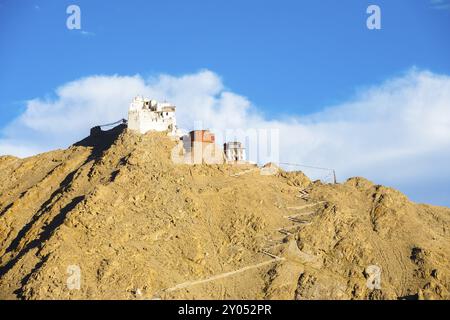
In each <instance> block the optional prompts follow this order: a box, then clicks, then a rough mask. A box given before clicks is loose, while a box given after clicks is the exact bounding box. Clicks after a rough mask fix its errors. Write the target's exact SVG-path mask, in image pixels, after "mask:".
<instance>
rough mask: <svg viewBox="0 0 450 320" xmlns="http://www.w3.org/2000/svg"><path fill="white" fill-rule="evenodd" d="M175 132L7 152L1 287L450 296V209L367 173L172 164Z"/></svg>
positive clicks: (145, 294) (0, 189) (62, 295)
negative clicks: (339, 175)
mask: <svg viewBox="0 0 450 320" xmlns="http://www.w3.org/2000/svg"><path fill="white" fill-rule="evenodd" d="M174 145H175V143H174V142H173V141H170V140H169V139H168V138H167V137H165V136H164V135H163V134H156V133H151V134H147V135H144V136H137V135H133V134H130V133H127V132H125V130H124V128H123V127H117V128H115V129H114V130H113V131H112V132H110V133H109V134H108V135H107V136H105V137H103V138H102V139H94V138H87V139H85V140H83V141H81V142H79V143H77V144H76V145H74V146H72V147H70V148H69V149H67V150H57V151H52V152H48V153H44V154H40V155H38V156H35V157H31V158H26V159H17V158H14V157H1V158H0V172H1V177H2V179H0V299H16V298H22V299H79V298H94V299H110V298H124V299H152V298H162V299H174V298H175V299H176V298H188V299H201V298H217V299H229V298H232V299H398V298H426V299H427V298H429V299H448V298H449V291H450V266H449V257H450V229H449V228H450V209H447V208H440V207H433V206H428V205H418V204H414V203H411V202H410V201H408V199H407V198H406V197H405V196H404V195H402V194H401V193H399V192H398V191H396V190H393V189H390V188H386V187H383V186H378V185H374V184H372V183H371V182H369V181H367V180H365V179H362V178H353V179H350V180H348V181H347V182H346V183H344V184H338V185H327V184H321V183H318V182H316V183H311V182H310V181H309V180H308V179H307V178H306V177H305V176H304V175H303V174H302V173H300V172H296V173H286V172H279V173H277V174H275V175H261V173H260V170H259V169H258V168H255V167H252V166H227V165H223V166H218V165H215V166H207V165H197V166H187V165H175V164H173V163H172V161H171V160H170V154H171V150H172V148H173V147H174ZM305 188H306V190H307V192H308V193H307V194H306V193H305V192H301V191H302V190H304V189H305ZM371 265H376V266H378V267H380V268H381V278H380V279H381V289H376V288H373V287H371V286H369V287H368V286H367V278H370V277H371V272H370V270H369V269H370V268H368V267H369V266H371ZM70 266H72V267H70ZM73 266H78V267H79V268H80V269H79V270H80V271H81V285H80V289H79V290H76V289H75V290H69V288H68V286H67V280H68V278H71V276H72V275H71V274H70V272H69V273H68V268H69V271H70V270H73V269H70V268H73ZM72 279H73V278H72Z"/></svg>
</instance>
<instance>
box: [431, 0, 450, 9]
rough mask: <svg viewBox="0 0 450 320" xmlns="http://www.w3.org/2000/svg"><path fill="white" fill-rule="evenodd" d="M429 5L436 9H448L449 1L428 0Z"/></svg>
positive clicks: (449, 6) (449, 7)
mask: <svg viewBox="0 0 450 320" xmlns="http://www.w3.org/2000/svg"><path fill="white" fill-rule="evenodd" d="M430 4H431V7H432V8H433V9H437V10H447V9H450V2H449V1H448V0H430Z"/></svg>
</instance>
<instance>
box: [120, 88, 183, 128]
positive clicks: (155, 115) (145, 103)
mask: <svg viewBox="0 0 450 320" xmlns="http://www.w3.org/2000/svg"><path fill="white" fill-rule="evenodd" d="M175 109H176V107H175V106H174V105H172V104H170V103H167V102H157V101H156V100H150V99H144V98H142V97H140V96H137V97H135V98H134V99H133V101H132V102H131V104H130V107H129V108H128V129H129V130H132V131H136V132H139V133H141V134H144V133H146V132H148V131H151V130H154V131H169V135H173V136H175V135H178V134H179V132H178V130H177V120H176V117H175Z"/></svg>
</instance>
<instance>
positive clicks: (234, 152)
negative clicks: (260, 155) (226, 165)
mask: <svg viewBox="0 0 450 320" xmlns="http://www.w3.org/2000/svg"><path fill="white" fill-rule="evenodd" d="M223 152H224V153H225V159H226V161H227V162H237V161H245V158H246V156H245V148H244V147H242V143H240V142H237V141H233V142H226V143H224V144H223Z"/></svg>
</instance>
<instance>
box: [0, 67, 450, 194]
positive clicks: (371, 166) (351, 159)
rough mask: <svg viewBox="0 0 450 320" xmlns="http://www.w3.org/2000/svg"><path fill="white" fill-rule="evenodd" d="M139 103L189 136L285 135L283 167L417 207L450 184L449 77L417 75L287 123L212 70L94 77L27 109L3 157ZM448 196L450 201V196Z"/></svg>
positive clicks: (59, 143) (71, 136) (7, 137)
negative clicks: (206, 131)
mask: <svg viewBox="0 0 450 320" xmlns="http://www.w3.org/2000/svg"><path fill="white" fill-rule="evenodd" d="M137 94H141V95H144V96H148V97H153V98H155V99H158V100H164V99H167V100H168V101H170V102H174V103H175V104H176V105H177V106H178V108H177V119H178V122H179V124H180V126H181V127H182V128H186V129H191V128H192V127H193V126H194V123H195V121H198V120H201V121H202V122H203V124H204V126H206V127H208V128H212V129H214V130H216V131H220V130H224V129H233V128H241V129H245V128H248V127H250V128H278V129H279V130H280V159H281V160H282V161H284V162H294V163H305V164H311V165H318V166H327V167H333V168H336V170H337V173H338V177H339V178H341V179H344V178H347V177H349V176H355V175H361V176H365V177H367V178H370V179H372V180H375V181H376V182H379V183H387V184H389V185H393V186H396V187H399V188H400V189H402V188H403V189H407V190H410V192H409V194H410V195H413V196H414V197H415V199H419V200H428V199H430V197H431V198H432V194H431V193H430V194H429V195H426V196H427V197H428V198H426V199H425V198H424V196H425V194H424V193H423V191H421V193H420V194H419V193H418V191H417V190H419V189H420V190H423V185H421V183H422V184H423V183H425V182H424V181H426V183H429V184H432V183H433V181H434V182H436V185H437V184H440V185H442V184H443V182H444V181H448V180H449V179H450V168H449V166H448V162H449V160H450V77H449V76H445V75H438V74H434V73H431V72H427V71H418V70H411V71H409V72H408V73H406V74H405V75H403V76H401V77H397V78H395V79H391V80H388V81H386V82H384V83H383V84H381V85H377V86H374V87H372V88H366V89H364V90H361V91H360V92H359V93H358V94H357V95H355V96H354V97H353V98H352V99H351V100H349V101H348V102H346V103H343V104H341V105H336V106H331V107H328V108H325V109H324V110H323V111H321V112H318V113H315V114H311V115H307V116H298V117H292V118H289V119H265V118H264V117H263V116H262V115H261V113H260V111H259V110H258V108H257V107H256V106H254V105H252V103H251V102H250V101H249V100H248V99H247V98H246V97H243V96H241V95H238V94H236V93H233V92H231V91H229V90H227V89H226V88H225V86H224V84H223V82H222V80H221V78H220V77H219V76H218V75H217V74H215V73H213V72H211V71H208V70H203V71H200V72H197V73H194V74H188V75H183V76H171V75H159V76H156V77H153V78H151V79H143V78H142V77H141V76H138V75H136V76H91V77H87V78H83V79H79V80H76V81H73V82H70V83H67V84H65V85H63V86H61V87H60V88H58V89H57V90H56V95H55V97H54V98H45V99H44V98H37V99H34V100H31V101H28V102H27V108H26V111H25V112H24V113H23V114H22V115H21V116H20V117H19V118H17V119H16V120H15V121H14V122H12V123H11V124H10V125H9V126H8V127H7V128H5V129H4V131H3V134H4V138H3V139H1V140H0V154H4V153H13V154H16V155H20V156H24V155H27V154H34V153H36V152H37V151H44V150H49V149H52V148H56V147H66V146H67V145H69V144H71V143H73V142H74V141H77V140H79V139H81V138H83V137H84V136H85V135H87V134H88V132H89V128H90V127H92V126H94V125H97V124H103V123H109V122H113V121H115V120H118V119H120V118H126V113H127V107H128V104H129V102H130V100H131V98H132V97H133V96H135V95H137ZM439 182H440V183H439ZM444 185H445V183H444ZM414 186H417V188H415V187H414ZM419 186H420V188H418V187H419ZM430 192H431V191H430ZM444 193H446V194H447V195H449V198H450V186H449V187H448V189H447V190H444ZM440 194H442V190H440ZM432 200H433V199H430V200H428V201H432ZM436 201H441V200H436Z"/></svg>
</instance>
